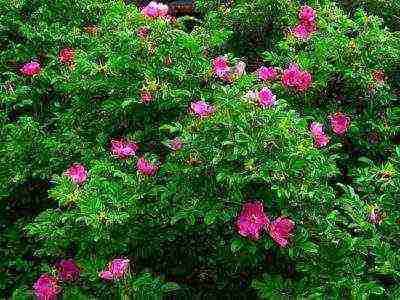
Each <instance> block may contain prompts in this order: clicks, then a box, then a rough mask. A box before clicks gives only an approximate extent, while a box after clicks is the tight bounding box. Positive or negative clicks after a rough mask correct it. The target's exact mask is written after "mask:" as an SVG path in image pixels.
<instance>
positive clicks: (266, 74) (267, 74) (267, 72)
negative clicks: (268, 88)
mask: <svg viewBox="0 0 400 300" xmlns="http://www.w3.org/2000/svg"><path fill="white" fill-rule="evenodd" d="M277 75H278V71H277V69H276V68H274V67H268V68H267V67H264V66H262V67H261V68H260V69H259V70H258V79H260V80H263V81H268V80H274V79H275V78H276V76H277Z"/></svg>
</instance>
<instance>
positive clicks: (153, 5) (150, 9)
mask: <svg viewBox="0 0 400 300" xmlns="http://www.w3.org/2000/svg"><path fill="white" fill-rule="evenodd" d="M141 13H142V15H144V16H146V17H149V18H156V17H157V16H158V3H157V2H154V1H151V2H150V3H149V4H148V5H147V6H145V7H144V8H143V9H142V10H141Z"/></svg>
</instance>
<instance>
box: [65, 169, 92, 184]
mask: <svg viewBox="0 0 400 300" xmlns="http://www.w3.org/2000/svg"><path fill="white" fill-rule="evenodd" d="M66 175H67V176H69V178H71V180H72V181H73V182H74V183H76V184H82V183H84V182H85V181H86V179H87V171H86V169H85V167H84V166H83V165H81V164H73V165H72V166H70V167H69V169H68V170H67V171H66Z"/></svg>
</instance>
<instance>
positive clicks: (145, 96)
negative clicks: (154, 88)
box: [140, 91, 153, 104]
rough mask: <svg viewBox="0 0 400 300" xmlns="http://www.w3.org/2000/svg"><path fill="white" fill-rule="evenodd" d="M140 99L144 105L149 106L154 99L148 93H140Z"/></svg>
mask: <svg viewBox="0 0 400 300" xmlns="http://www.w3.org/2000/svg"><path fill="white" fill-rule="evenodd" d="M140 99H141V100H142V102H143V103H144V104H149V103H150V102H151V100H152V99H153V96H152V95H151V94H150V92H148V91H142V92H141V93H140Z"/></svg>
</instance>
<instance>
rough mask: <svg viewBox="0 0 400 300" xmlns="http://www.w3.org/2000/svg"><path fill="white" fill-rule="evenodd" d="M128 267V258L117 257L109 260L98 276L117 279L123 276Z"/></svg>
mask: <svg viewBox="0 0 400 300" xmlns="http://www.w3.org/2000/svg"><path fill="white" fill-rule="evenodd" d="M128 269H129V259H123V258H117V259H114V260H113V261H112V262H110V263H109V264H108V266H107V268H106V269H105V270H104V271H102V272H100V274H99V276H100V278H102V279H105V280H118V279H121V278H122V277H124V276H125V274H126V273H127V272H128Z"/></svg>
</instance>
